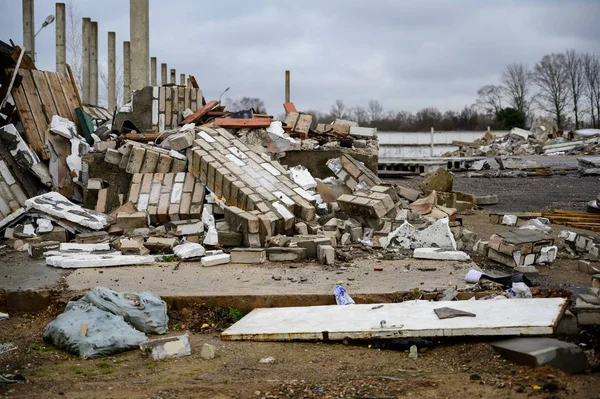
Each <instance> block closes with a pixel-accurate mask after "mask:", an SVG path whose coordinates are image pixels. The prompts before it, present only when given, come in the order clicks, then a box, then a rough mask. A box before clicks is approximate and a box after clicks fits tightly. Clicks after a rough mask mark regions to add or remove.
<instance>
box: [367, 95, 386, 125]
mask: <svg viewBox="0 0 600 399" xmlns="http://www.w3.org/2000/svg"><path fill="white" fill-rule="evenodd" d="M382 115H383V106H382V105H381V104H380V103H379V101H377V100H371V101H369V120H370V121H371V123H373V122H377V121H378V120H379V119H381V116H382Z"/></svg>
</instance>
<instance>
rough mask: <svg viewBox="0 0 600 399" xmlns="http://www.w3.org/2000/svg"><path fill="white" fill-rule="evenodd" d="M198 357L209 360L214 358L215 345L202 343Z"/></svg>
mask: <svg viewBox="0 0 600 399" xmlns="http://www.w3.org/2000/svg"><path fill="white" fill-rule="evenodd" d="M200 357H201V358H202V359H204V360H211V359H214V358H215V347H214V346H212V345H211V344H204V345H202V350H201V351H200Z"/></svg>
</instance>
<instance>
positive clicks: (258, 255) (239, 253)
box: [231, 248, 267, 264]
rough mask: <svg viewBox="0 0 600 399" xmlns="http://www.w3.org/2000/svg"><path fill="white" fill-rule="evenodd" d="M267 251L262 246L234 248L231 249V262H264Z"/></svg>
mask: <svg viewBox="0 0 600 399" xmlns="http://www.w3.org/2000/svg"><path fill="white" fill-rule="evenodd" d="M266 258H267V252H266V251H265V250H264V249H262V248H234V249H232V250H231V263H241V264H261V263H265V260H266Z"/></svg>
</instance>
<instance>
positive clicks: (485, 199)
mask: <svg viewBox="0 0 600 399" xmlns="http://www.w3.org/2000/svg"><path fill="white" fill-rule="evenodd" d="M497 203H498V196H497V195H495V194H493V195H482V196H476V197H475V205H496V204H497Z"/></svg>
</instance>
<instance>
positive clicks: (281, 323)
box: [221, 298, 567, 341]
mask: <svg viewBox="0 0 600 399" xmlns="http://www.w3.org/2000/svg"><path fill="white" fill-rule="evenodd" d="M566 303H567V300H566V299H565V298H536V299H532V298H530V299H519V300H506V301H456V302H452V306H453V308H455V309H458V310H462V311H465V312H470V313H475V314H476V315H477V317H457V318H454V319H446V320H440V319H438V317H437V316H436V314H435V313H434V311H433V310H434V309H436V308H439V307H440V304H439V303H438V302H430V301H406V302H402V303H385V304H382V305H383V306H382V307H381V308H378V309H377V311H373V307H374V304H365V305H362V304H356V305H351V306H339V305H331V306H306V307H287V308H262V309H254V310H253V311H252V312H250V313H249V314H248V315H246V316H245V317H243V318H242V319H241V320H240V321H238V322H237V323H236V324H234V325H233V326H231V327H230V328H229V329H227V330H226V331H225V332H223V333H222V334H221V339H223V340H252V341H292V340H323V339H326V340H330V341H335V340H344V339H373V338H393V337H398V336H402V337H403V338H410V337H438V336H497V335H499V334H500V335H543V334H552V333H553V331H554V325H555V323H556V320H557V318H558V317H559V315H560V314H562V312H563V311H564V309H565V306H566ZM506 314H509V315H510V317H502V315H506ZM499 315H500V316H499ZM381 320H386V327H384V328H382V327H381ZM324 331H327V335H326V336H324V333H323V332H324Z"/></svg>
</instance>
